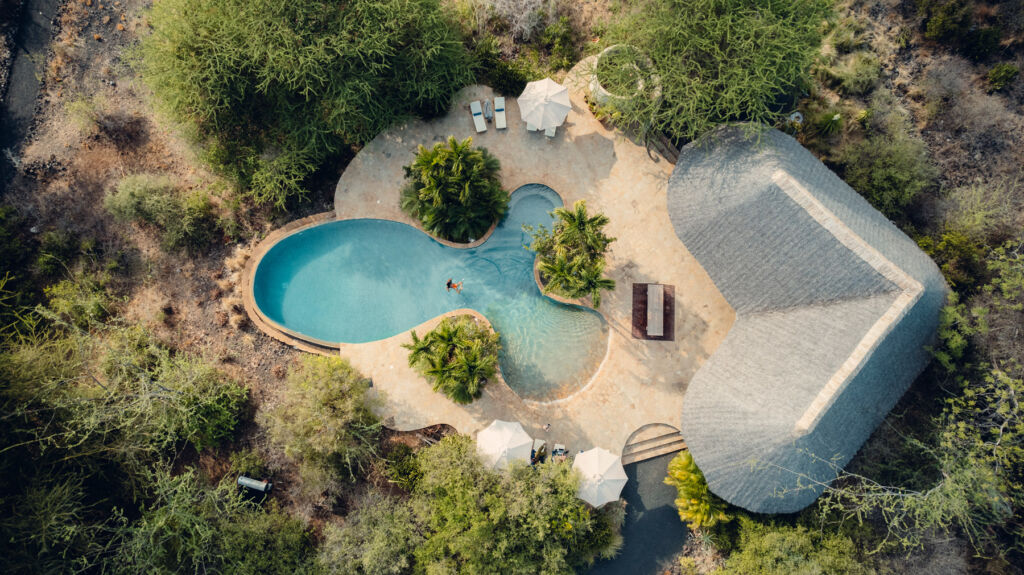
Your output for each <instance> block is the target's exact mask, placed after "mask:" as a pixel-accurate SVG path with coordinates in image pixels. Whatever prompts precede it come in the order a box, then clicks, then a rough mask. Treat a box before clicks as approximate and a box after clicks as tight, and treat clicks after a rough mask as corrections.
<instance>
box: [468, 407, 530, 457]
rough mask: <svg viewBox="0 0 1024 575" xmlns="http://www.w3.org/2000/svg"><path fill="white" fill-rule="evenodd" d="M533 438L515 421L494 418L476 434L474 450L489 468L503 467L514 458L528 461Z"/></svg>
mask: <svg viewBox="0 0 1024 575" xmlns="http://www.w3.org/2000/svg"><path fill="white" fill-rule="evenodd" d="M532 447H533V439H532V438H530V436H529V435H527V434H526V432H525V431H523V426H522V425H519V423H518V422H515V421H501V420H499V419H495V420H494V421H493V422H491V424H490V425H488V426H487V427H486V428H484V429H483V430H481V431H480V433H478V434H477V435H476V452H477V453H478V454H480V457H481V459H483V460H484V463H485V464H486V465H487V466H488V467H490V468H491V469H504V468H506V467H508V466H509V464H510V463H512V462H513V461H516V460H520V461H525V462H526V463H529V462H530V449H531V448H532Z"/></svg>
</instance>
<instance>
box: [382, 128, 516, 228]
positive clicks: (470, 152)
mask: <svg viewBox="0 0 1024 575" xmlns="http://www.w3.org/2000/svg"><path fill="white" fill-rule="evenodd" d="M500 169H501V164H500V162H498V159H497V158H495V157H494V156H492V155H491V153H490V152H488V151H487V150H486V149H484V148H474V147H473V138H466V139H465V140H463V141H461V142H459V141H457V140H456V139H455V138H454V137H449V138H448V142H447V143H445V144H441V143H438V144H435V145H434V147H433V148H430V149H429V150H428V149H427V148H425V147H423V146H420V147H419V150H418V151H417V152H416V160H415V161H413V163H412V164H411V165H409V166H406V168H405V174H406V177H407V178H408V180H409V183H408V184H407V185H406V187H405V188H404V189H403V190H402V209H403V210H405V212H406V213H408V214H409V215H410V216H412V217H414V218H417V219H418V220H420V223H422V224H423V227H424V229H426V230H427V231H428V232H430V233H432V234H434V235H436V236H438V237H440V238H443V239H446V240H452V241H456V242H466V241H469V240H471V239H476V238H479V237H481V236H483V235H484V234H485V233H487V230H488V229H490V227H491V226H492V225H494V224H495V223H496V222H497V221H498V220H500V219H501V217H502V216H504V215H505V210H506V209H507V208H508V199H509V196H508V192H506V191H505V190H504V189H502V187H501V180H500V179H499V178H498V171H499V170H500Z"/></svg>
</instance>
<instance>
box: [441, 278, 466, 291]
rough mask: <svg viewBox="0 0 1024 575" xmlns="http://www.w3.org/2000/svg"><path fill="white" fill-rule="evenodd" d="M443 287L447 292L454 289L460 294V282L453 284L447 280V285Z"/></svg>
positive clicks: (449, 279)
mask: <svg viewBox="0 0 1024 575" xmlns="http://www.w3.org/2000/svg"><path fill="white" fill-rule="evenodd" d="M444 287H446V288H448V291H452V290H453V289H454V290H455V292H456V293H462V282H459V283H455V282H453V281H452V278H448V283H446V284H445V286H444Z"/></svg>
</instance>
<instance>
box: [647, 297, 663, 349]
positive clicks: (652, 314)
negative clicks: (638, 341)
mask: <svg viewBox="0 0 1024 575" xmlns="http://www.w3.org/2000/svg"><path fill="white" fill-rule="evenodd" d="M647 335H648V336H650V337H661V336H663V335H665V286H663V285H661V284H648V285H647Z"/></svg>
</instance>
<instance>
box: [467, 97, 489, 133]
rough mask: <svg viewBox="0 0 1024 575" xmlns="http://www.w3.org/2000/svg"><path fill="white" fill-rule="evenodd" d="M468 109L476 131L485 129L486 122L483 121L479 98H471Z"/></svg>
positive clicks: (484, 130)
mask: <svg viewBox="0 0 1024 575" xmlns="http://www.w3.org/2000/svg"><path fill="white" fill-rule="evenodd" d="M469 111H470V112H472V113H473V125H474V126H476V131H477V133H478V134H479V133H480V132H486V131H487V122H484V112H483V109H482V108H480V100H473V101H472V102H470V103H469Z"/></svg>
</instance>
